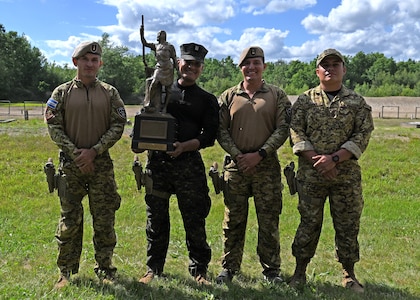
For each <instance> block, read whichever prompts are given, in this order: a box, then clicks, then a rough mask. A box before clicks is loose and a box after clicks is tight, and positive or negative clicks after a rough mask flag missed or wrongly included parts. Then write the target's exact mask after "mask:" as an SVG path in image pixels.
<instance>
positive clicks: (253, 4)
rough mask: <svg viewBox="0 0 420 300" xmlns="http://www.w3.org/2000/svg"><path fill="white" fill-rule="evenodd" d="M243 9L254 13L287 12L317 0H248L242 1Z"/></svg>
mask: <svg viewBox="0 0 420 300" xmlns="http://www.w3.org/2000/svg"><path fill="white" fill-rule="evenodd" d="M241 4H242V5H243V6H244V7H243V8H242V10H243V11H244V12H246V13H252V14H254V15H261V14H275V13H282V12H286V11H288V10H291V9H304V8H307V7H311V6H313V5H315V4H316V0H295V1H290V0H271V1H268V0H248V1H241Z"/></svg>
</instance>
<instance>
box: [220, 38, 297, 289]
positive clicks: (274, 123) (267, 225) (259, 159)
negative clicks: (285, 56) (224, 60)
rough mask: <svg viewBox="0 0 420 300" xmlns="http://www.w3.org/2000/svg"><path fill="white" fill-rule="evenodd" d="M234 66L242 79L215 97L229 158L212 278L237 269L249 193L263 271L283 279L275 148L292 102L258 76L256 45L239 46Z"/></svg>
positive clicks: (260, 63)
mask: <svg viewBox="0 0 420 300" xmlns="http://www.w3.org/2000/svg"><path fill="white" fill-rule="evenodd" d="M239 68H240V69H241V72H242V75H243V81H242V82H240V83H239V84H238V85H237V86H234V87H232V88H230V89H228V90H226V91H225V92H223V93H222V95H221V96H220V98H219V102H220V103H221V108H220V122H219V124H220V125H219V134H218V142H219V144H220V145H221V146H222V148H223V149H224V150H225V151H226V152H228V154H229V155H230V156H231V158H232V162H231V164H229V165H227V166H225V178H227V182H226V185H225V189H224V191H223V193H224V202H225V215H224V221H223V232H224V256H223V261H222V267H223V270H222V272H221V273H220V274H219V275H218V276H217V278H216V282H217V283H224V282H231V281H232V278H233V276H234V275H235V274H236V273H237V272H239V270H240V266H241V262H242V256H243V249H244V243H245V231H246V225H247V218H248V206H249V204H248V199H249V197H251V196H253V197H254V203H255V207H256V213H257V218H258V245H257V253H258V255H259V257H260V263H261V266H262V268H263V275H264V278H265V279H266V280H268V281H269V282H274V283H278V282H282V281H283V279H282V277H281V274H280V241H279V239H280V237H279V218H280V214H281V210H282V184H281V168H280V163H279V160H278V157H277V149H278V148H279V147H280V146H281V145H283V143H284V142H285V141H286V139H287V138H288V136H289V118H288V113H290V107H291V103H290V101H289V99H288V97H287V95H286V93H285V92H284V91H283V90H281V89H280V88H278V87H276V86H274V85H270V84H268V83H266V82H265V81H264V80H263V79H262V75H263V72H264V70H265V68H266V64H265V62H264V52H263V50H262V49H261V48H260V47H256V46H252V47H249V48H246V49H245V50H243V51H242V54H241V56H240V58H239Z"/></svg>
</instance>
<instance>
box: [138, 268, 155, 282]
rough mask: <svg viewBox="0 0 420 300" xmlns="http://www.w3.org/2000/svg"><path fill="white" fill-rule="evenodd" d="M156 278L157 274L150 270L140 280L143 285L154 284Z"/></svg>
mask: <svg viewBox="0 0 420 300" xmlns="http://www.w3.org/2000/svg"><path fill="white" fill-rule="evenodd" d="M154 278H155V273H153V271H151V270H149V271H147V273H146V274H144V276H143V277H142V278H140V279H139V282H140V283H143V284H149V283H150V282H152V280H153V279H154Z"/></svg>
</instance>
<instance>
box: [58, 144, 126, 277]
mask: <svg viewBox="0 0 420 300" xmlns="http://www.w3.org/2000/svg"><path fill="white" fill-rule="evenodd" d="M62 171H63V175H62V176H61V178H60V179H59V181H60V182H59V191H58V192H59V195H60V202H61V218H60V221H59V224H58V227H57V231H56V235H55V237H56V240H57V242H58V248H59V254H58V258H57V265H58V267H59V268H60V271H61V272H62V273H65V272H71V273H73V274H74V273H77V272H78V269H79V261H80V255H81V252H82V240H83V205H82V200H83V197H84V196H85V195H88V198H89V208H90V213H91V215H92V218H93V230H94V235H93V244H94V248H95V260H96V262H97V265H98V267H99V269H101V270H116V268H115V267H113V266H112V255H113V250H114V247H115V245H116V242H117V238H116V234H115V230H114V223H115V211H116V210H118V208H119V207H120V203H121V197H120V195H119V194H118V192H117V186H116V183H115V179H114V169H113V164H112V160H111V158H110V156H109V154H108V152H105V153H103V154H102V155H101V156H98V157H97V158H96V159H95V173H94V174H82V173H81V172H80V170H79V168H78V167H77V166H76V165H75V164H74V163H73V162H72V161H66V162H64V164H63V166H62Z"/></svg>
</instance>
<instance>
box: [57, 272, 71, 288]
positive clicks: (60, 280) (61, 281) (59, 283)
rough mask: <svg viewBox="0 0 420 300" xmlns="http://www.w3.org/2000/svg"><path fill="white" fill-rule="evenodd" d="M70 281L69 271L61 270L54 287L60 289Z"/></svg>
mask: <svg viewBox="0 0 420 300" xmlns="http://www.w3.org/2000/svg"><path fill="white" fill-rule="evenodd" d="M69 283H70V272H62V273H61V274H60V277H59V278H58V280H57V283H56V284H55V285H54V288H55V289H62V288H63V287H65V286H67V285H68V284H69Z"/></svg>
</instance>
